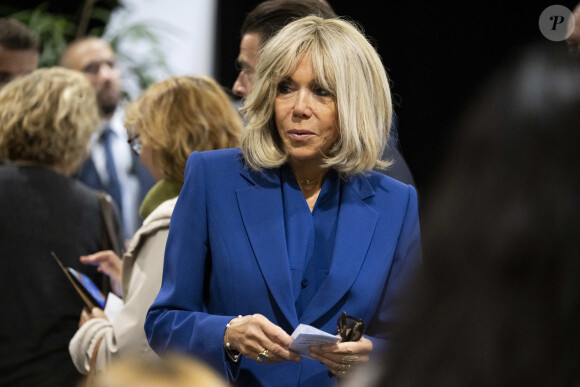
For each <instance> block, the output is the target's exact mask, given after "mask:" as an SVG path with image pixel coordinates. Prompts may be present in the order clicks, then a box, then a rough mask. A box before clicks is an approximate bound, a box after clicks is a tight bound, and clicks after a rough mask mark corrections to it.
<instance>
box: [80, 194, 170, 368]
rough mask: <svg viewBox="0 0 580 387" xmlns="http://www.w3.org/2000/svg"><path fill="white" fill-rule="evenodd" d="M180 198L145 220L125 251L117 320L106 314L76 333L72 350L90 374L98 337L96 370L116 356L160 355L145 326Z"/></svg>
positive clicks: (158, 283) (166, 202)
mask: <svg viewBox="0 0 580 387" xmlns="http://www.w3.org/2000/svg"><path fill="white" fill-rule="evenodd" d="M176 201H177V198H174V199H170V200H167V201H165V202H163V203H162V204H161V205H159V207H157V208H156V209H155V210H154V211H153V212H152V213H151V214H150V215H149V216H148V217H147V218H146V219H145V220H144V221H143V225H142V226H141V228H139V230H137V232H136V233H135V236H133V238H132V239H131V244H130V246H129V249H128V251H127V253H125V255H123V295H124V297H123V302H124V305H123V308H122V309H121V311H120V312H119V314H118V316H117V317H116V319H115V321H114V323H111V322H110V321H109V320H106V319H103V318H94V319H91V320H89V321H88V322H86V323H85V324H84V325H83V326H82V327H81V328H80V329H79V330H78V331H77V332H76V334H75V335H74V337H73V338H72V339H71V341H70V344H69V352H70V355H71V358H72V360H73V362H74V364H75V366H76V368H77V369H78V370H79V372H81V373H82V374H87V373H88V371H89V367H90V358H91V356H92V353H93V348H94V346H95V344H96V342H97V340H98V339H99V338H100V337H101V336H103V335H104V338H103V340H102V341H101V344H100V346H99V353H98V356H97V362H96V370H97V371H100V370H102V369H103V368H104V367H106V366H107V365H108V364H110V362H111V361H112V359H113V358H114V357H118V356H125V355H128V354H131V355H134V354H139V355H142V356H144V357H155V356H157V355H156V354H155V353H154V352H153V350H152V349H151V348H150V347H149V344H148V342H147V338H146V337H145V331H144V329H143V326H144V324H145V316H146V314H147V310H148V309H149V306H150V305H151V304H152V303H153V300H155V297H156V296H157V293H158V292H159V288H160V287H161V276H162V273H163V256H164V252H165V244H166V243H167V235H168V232H169V220H170V218H171V214H172V212H173V208H174V207H175V203H176Z"/></svg>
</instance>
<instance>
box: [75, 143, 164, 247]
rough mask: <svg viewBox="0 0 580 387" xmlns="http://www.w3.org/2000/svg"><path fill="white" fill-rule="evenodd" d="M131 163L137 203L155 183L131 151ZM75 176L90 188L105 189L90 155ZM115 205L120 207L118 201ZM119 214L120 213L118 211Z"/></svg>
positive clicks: (128, 236)
mask: <svg viewBox="0 0 580 387" xmlns="http://www.w3.org/2000/svg"><path fill="white" fill-rule="evenodd" d="M131 157H132V163H133V173H134V174H135V175H136V176H137V179H138V180H139V194H138V198H137V203H141V202H142V201H143V199H144V198H145V195H147V192H149V190H150V189H151V187H153V185H154V184H155V180H154V179H153V177H152V176H151V173H150V172H149V171H148V170H147V168H145V166H144V165H143V164H142V163H141V161H140V160H139V157H137V155H135V154H133V153H131ZM76 177H77V178H78V179H79V180H80V181H82V182H83V183H84V184H86V185H88V186H89V187H91V188H94V189H97V190H100V191H105V192H107V193H109V194H110V192H108V191H107V189H106V187H105V186H104V184H103V182H102V181H101V178H100V176H99V174H98V172H97V168H96V167H95V163H94V162H93V159H92V157H89V158H88V159H87V160H86V161H85V162H84V163H83V165H82V166H81V168H80V169H79V171H78V172H77V174H76ZM121 183H122V182H121ZM115 205H116V207H117V211H118V209H119V208H120V206H119V204H118V203H115ZM119 215H120V216H121V215H122V214H120V213H119ZM131 236H132V235H125V238H130V237H131Z"/></svg>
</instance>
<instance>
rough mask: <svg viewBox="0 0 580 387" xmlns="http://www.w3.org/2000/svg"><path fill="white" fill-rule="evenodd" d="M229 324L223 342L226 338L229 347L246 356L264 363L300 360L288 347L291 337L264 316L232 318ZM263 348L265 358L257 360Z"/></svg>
mask: <svg viewBox="0 0 580 387" xmlns="http://www.w3.org/2000/svg"><path fill="white" fill-rule="evenodd" d="M229 325H230V326H229V328H226V334H225V337H224V344H225V342H226V339H227V341H228V342H229V343H230V348H231V349H234V350H237V351H239V352H241V353H242V354H243V355H244V356H246V357H247V358H249V359H252V360H256V361H262V362H266V363H279V362H282V361H295V362H299V361H300V355H299V354H297V353H296V352H293V351H291V350H290V349H288V346H289V345H290V344H291V343H292V341H293V340H292V337H290V335H288V334H287V333H286V332H285V331H284V330H283V329H282V328H280V327H279V326H277V325H275V324H273V323H272V322H270V320H268V319H267V318H266V317H265V316H263V315H261V314H254V315H248V316H244V317H242V318H234V319H233V320H232V321H231V322H230V324H229ZM264 350H267V352H266V354H267V356H266V359H264V357H261V358H262V359H264V360H258V359H259V358H260V357H259V355H260V354H261V353H262V354H263V353H264Z"/></svg>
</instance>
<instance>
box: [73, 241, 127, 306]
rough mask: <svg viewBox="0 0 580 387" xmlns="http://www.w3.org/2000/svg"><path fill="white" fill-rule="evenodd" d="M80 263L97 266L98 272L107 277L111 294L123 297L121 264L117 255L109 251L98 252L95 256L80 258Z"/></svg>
mask: <svg viewBox="0 0 580 387" xmlns="http://www.w3.org/2000/svg"><path fill="white" fill-rule="evenodd" d="M81 262H82V263H84V264H87V265H93V266H98V268H97V270H98V271H100V272H101V273H105V274H106V275H108V276H109V279H110V281H111V288H113V292H115V294H116V295H118V296H119V297H122V296H123V285H122V277H123V263H122V261H121V258H119V257H118V256H117V254H115V253H114V252H113V251H111V250H105V251H99V252H98V253H95V254H91V255H83V256H81Z"/></svg>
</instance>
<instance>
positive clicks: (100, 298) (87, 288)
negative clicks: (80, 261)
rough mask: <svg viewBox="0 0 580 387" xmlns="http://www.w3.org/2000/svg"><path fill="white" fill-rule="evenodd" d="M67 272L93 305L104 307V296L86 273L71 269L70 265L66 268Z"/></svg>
mask: <svg viewBox="0 0 580 387" xmlns="http://www.w3.org/2000/svg"><path fill="white" fill-rule="evenodd" d="M66 269H67V270H68V272H69V273H70V274H71V277H72V279H73V280H74V281H75V282H76V284H77V285H78V286H79V288H81V290H82V291H83V293H85V295H86V296H87V297H88V298H89V299H90V300H91V301H92V303H93V304H94V305H95V306H98V307H100V308H101V309H104V308H105V301H106V300H105V296H104V295H103V293H102V292H101V290H100V289H99V288H98V287H97V285H95V283H94V282H93V281H91V279H90V278H89V277H88V276H87V275H86V274H83V273H81V272H80V271H77V270H75V269H73V268H72V267H67V268H66Z"/></svg>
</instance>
